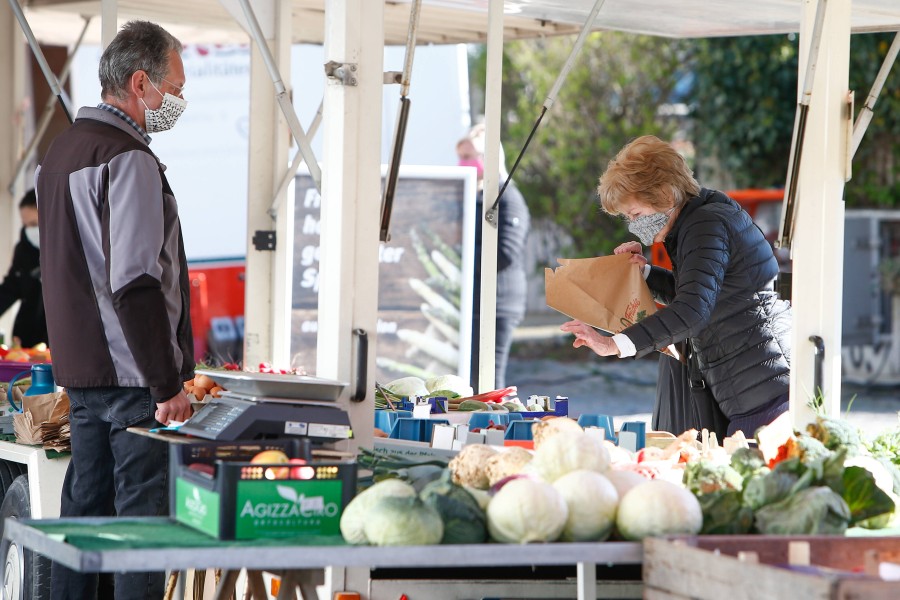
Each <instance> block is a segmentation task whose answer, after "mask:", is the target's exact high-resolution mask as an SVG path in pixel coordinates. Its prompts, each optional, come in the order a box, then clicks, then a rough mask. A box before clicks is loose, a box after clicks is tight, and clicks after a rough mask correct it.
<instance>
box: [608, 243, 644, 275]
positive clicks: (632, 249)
mask: <svg viewBox="0 0 900 600" xmlns="http://www.w3.org/2000/svg"><path fill="white" fill-rule="evenodd" d="M613 254H631V262H633V263H635V264H636V265H637V266H638V269H643V268H644V265H646V264H647V259H646V258H644V247H643V246H641V243H640V242H625V243H624V244H619V245H618V246H616V248H615V250H613Z"/></svg>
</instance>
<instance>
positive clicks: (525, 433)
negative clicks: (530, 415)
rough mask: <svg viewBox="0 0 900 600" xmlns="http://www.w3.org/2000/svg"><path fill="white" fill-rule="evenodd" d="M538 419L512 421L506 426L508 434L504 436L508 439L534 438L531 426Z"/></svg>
mask: <svg viewBox="0 0 900 600" xmlns="http://www.w3.org/2000/svg"><path fill="white" fill-rule="evenodd" d="M536 422H537V421H525V420H522V421H512V422H511V423H510V424H509V427H507V428H506V435H505V436H503V437H505V438H506V439H508V440H533V439H534V435H533V434H532V431H531V428H532V427H534V424H535V423H536Z"/></svg>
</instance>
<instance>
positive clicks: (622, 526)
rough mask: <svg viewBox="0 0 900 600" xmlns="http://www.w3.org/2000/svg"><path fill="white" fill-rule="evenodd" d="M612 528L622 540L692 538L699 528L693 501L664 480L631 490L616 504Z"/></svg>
mask: <svg viewBox="0 0 900 600" xmlns="http://www.w3.org/2000/svg"><path fill="white" fill-rule="evenodd" d="M616 526H617V527H618V529H619V533H621V534H622V537H624V538H625V539H626V540H642V539H644V538H645V537H652V536H661V535H679V534H685V535H696V534H698V533H700V529H701V528H702V527H703V511H702V510H701V509H700V502H699V501H698V500H697V497H696V496H694V494H692V493H691V492H689V491H687V490H686V489H684V488H683V487H681V486H679V485H677V484H674V483H672V482H670V481H666V480H664V479H651V480H650V481H647V482H645V483H642V484H641V485H638V486H635V487H633V488H632V489H631V491H630V492H628V493H627V494H625V496H624V497H623V498H622V499H621V500H620V501H619V511H618V514H617V515H616Z"/></svg>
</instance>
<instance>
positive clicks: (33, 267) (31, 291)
mask: <svg viewBox="0 0 900 600" xmlns="http://www.w3.org/2000/svg"><path fill="white" fill-rule="evenodd" d="M19 214H20V216H21V217H22V234H21V236H20V238H19V243H18V244H16V247H15V249H14V250H13V259H12V264H11V265H10V267H9V272H8V273H7V274H6V277H5V278H4V279H3V283H0V315H2V314H3V313H5V312H6V311H7V309H9V307H10V306H12V305H13V304H15V303H16V301H17V300H21V301H22V303H21V304H20V305H19V311H18V312H17V313H16V320H15V322H14V323H13V342H14V343H16V342H17V343H19V344H20V345H21V346H22V347H23V348H31V347H32V346H36V345H37V344H40V343H41V342H46V341H47V319H46V318H45V317H44V299H43V298H42V297H41V264H40V257H41V254H40V239H39V234H38V210H37V200H36V199H35V195H34V190H28V192H27V193H26V194H25V196H23V197H22V200H21V202H19Z"/></svg>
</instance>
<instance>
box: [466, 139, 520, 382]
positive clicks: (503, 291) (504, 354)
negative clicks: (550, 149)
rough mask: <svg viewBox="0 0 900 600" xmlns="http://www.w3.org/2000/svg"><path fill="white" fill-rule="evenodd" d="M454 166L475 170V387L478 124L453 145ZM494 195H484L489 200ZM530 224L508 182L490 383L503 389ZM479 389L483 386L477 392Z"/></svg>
mask: <svg viewBox="0 0 900 600" xmlns="http://www.w3.org/2000/svg"><path fill="white" fill-rule="evenodd" d="M456 154H457V157H458V158H459V162H458V164H459V166H461V167H475V169H476V170H477V173H478V193H477V195H476V198H475V201H476V204H475V214H476V220H475V285H474V300H473V303H472V359H471V363H470V368H471V381H472V386H473V387H475V388H476V389H477V388H478V355H479V348H480V344H479V331H480V323H481V319H480V314H481V231H482V227H483V225H484V216H483V215H484V190H483V189H482V186H483V185H484V125H476V126H475V127H473V128H472V129H471V130H470V131H469V133H468V135H466V137H464V138H463V139H461V140H459V142H457V144H456ZM506 175H507V173H506V168H505V165H504V164H503V154H502V149H501V155H500V177H501V185H502V181H505V180H506ZM496 198H497V195H496V193H494V194H493V195H491V194H488V202H491V203H493V202H494V200H495V199H496ZM530 225H531V215H530V214H529V212H528V205H527V204H526V203H525V198H523V197H522V193H521V192H520V191H519V188H517V187H516V185H515V184H514V183H513V182H510V184H509V185H508V186H507V188H506V190H505V191H504V192H503V197H502V198H500V205H499V210H498V223H497V315H496V323H495V327H494V335H495V345H494V373H495V375H494V377H495V379H494V385H495V387H496V389H500V388H503V387H506V386H507V385H508V384H507V382H506V365H507V362H508V360H509V350H510V347H511V346H512V336H513V332H514V331H515V329H516V327H517V326H518V325H519V323H521V322H522V319H523V318H524V316H525V300H526V296H527V278H526V274H525V241H526V239H527V237H528V230H529V228H530ZM482 391H485V390H482Z"/></svg>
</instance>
